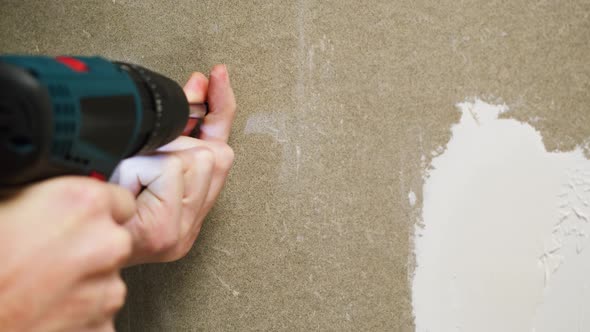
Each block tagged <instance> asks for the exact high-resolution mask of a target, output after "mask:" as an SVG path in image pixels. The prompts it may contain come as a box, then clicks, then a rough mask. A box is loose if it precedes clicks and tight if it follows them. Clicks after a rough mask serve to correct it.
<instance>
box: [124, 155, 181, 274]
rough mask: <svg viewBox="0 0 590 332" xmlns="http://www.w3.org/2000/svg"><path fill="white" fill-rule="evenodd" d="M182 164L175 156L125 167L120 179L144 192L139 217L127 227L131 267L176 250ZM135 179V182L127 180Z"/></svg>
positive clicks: (136, 160)
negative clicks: (174, 248)
mask: <svg viewBox="0 0 590 332" xmlns="http://www.w3.org/2000/svg"><path fill="white" fill-rule="evenodd" d="M183 167H184V166H183V162H182V160H181V159H180V158H179V157H177V156H174V155H172V154H158V155H153V156H143V157H134V158H131V159H129V160H128V162H127V163H126V165H122V167H121V171H120V174H121V176H120V179H121V181H123V182H124V183H126V184H127V185H129V183H131V182H133V181H135V182H137V184H131V186H136V185H139V186H140V187H144V188H145V189H144V190H143V191H141V193H140V194H139V196H138V197H137V214H136V215H135V216H134V217H133V218H132V219H131V221H130V222H129V223H127V224H125V227H126V228H127V229H128V230H129V231H130V232H131V234H132V238H133V255H132V257H131V260H130V261H129V264H138V263H143V262H147V258H149V257H153V256H156V255H159V254H160V253H161V252H163V251H165V250H167V249H168V248H170V247H172V246H174V245H175V244H176V242H177V241H178V238H179V233H180V218H181V212H182V197H183V193H184V185H185V184H184V174H183ZM128 179H132V180H128Z"/></svg>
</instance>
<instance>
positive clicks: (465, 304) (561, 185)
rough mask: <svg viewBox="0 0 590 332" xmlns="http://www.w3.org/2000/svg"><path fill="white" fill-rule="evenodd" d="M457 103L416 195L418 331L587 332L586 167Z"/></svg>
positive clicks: (478, 108) (476, 105) (492, 114)
mask: <svg viewBox="0 0 590 332" xmlns="http://www.w3.org/2000/svg"><path fill="white" fill-rule="evenodd" d="M458 107H459V109H460V111H461V113H462V116H461V120H460V122H459V123H458V124H456V125H455V126H453V128H452V138H451V140H450V141H449V143H448V145H447V148H446V150H445V151H444V152H443V153H442V154H441V155H439V156H438V157H436V158H434V159H433V161H432V168H431V169H430V170H429V171H428V176H427V177H426V180H425V184H424V188H423V211H422V213H423V215H422V217H423V225H421V226H417V228H416V238H415V252H416V263H417V267H416V271H415V275H414V280H413V285H412V287H413V305H414V315H415V318H416V329H417V331H432V332H436V331H453V332H458V331H494V332H496V331H536V332H542V331H590V290H589V289H588V285H589V284H590V248H587V247H588V245H589V242H590V239H589V233H590V228H589V227H590V222H589V218H590V206H589V204H590V162H589V161H588V160H587V159H586V158H585V157H584V155H583V153H582V151H581V149H577V150H574V151H573V152H567V153H560V152H556V153H551V152H547V151H546V150H545V147H544V145H543V142H542V138H541V135H540V134H539V133H538V132H537V131H536V130H535V129H534V128H532V127H531V126H530V125H528V124H524V123H521V122H518V121H516V120H512V119H498V116H499V115H500V114H501V113H503V112H506V111H507V110H508V109H507V107H506V106H505V105H490V104H486V103H484V102H482V101H480V100H475V101H467V102H464V103H461V104H458Z"/></svg>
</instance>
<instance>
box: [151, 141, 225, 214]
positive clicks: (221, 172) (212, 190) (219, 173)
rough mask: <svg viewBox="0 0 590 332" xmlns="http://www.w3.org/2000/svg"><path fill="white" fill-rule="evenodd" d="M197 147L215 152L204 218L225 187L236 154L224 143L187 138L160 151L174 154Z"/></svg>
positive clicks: (204, 207)
mask: <svg viewBox="0 0 590 332" xmlns="http://www.w3.org/2000/svg"><path fill="white" fill-rule="evenodd" d="M195 147H206V148H208V149H209V150H210V151H212V152H213V156H214V166H213V173H212V178H211V184H210V186H209V192H208V193H207V197H206V198H205V202H204V204H203V206H202V207H201V210H200V216H201V217H204V215H206V214H207V212H209V210H210V209H211V208H212V207H213V205H214V204H215V200H216V199H217V197H218V196H219V193H220V192H221V190H222V189H223V186H224V185H225V180H226V178H227V175H228V174H229V171H230V169H231V166H232V164H233V161H234V152H233V150H232V149H231V147H229V146H228V145H227V144H225V143H223V142H209V141H204V140H198V139H194V138H191V137H185V136H182V137H179V138H177V139H176V140H174V141H172V142H171V143H169V144H167V145H165V146H163V147H161V148H160V149H159V151H162V152H172V151H179V150H186V149H191V148H195ZM191 167H195V168H198V167H199V164H194V165H193V166H191Z"/></svg>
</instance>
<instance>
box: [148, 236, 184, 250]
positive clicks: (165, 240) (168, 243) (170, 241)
mask: <svg viewBox="0 0 590 332" xmlns="http://www.w3.org/2000/svg"><path fill="white" fill-rule="evenodd" d="M178 239H179V235H178V234H177V233H175V232H162V233H159V234H152V235H151V236H150V237H149V238H148V240H147V241H146V243H145V247H146V248H145V249H146V251H147V252H148V254H150V255H158V254H162V253H165V252H167V251H170V250H172V249H173V248H175V247H176V245H177V243H178Z"/></svg>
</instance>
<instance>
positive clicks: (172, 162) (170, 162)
mask: <svg viewBox="0 0 590 332" xmlns="http://www.w3.org/2000/svg"><path fill="white" fill-rule="evenodd" d="M165 168H166V169H167V170H169V171H170V172H180V171H182V159H180V157H178V156H175V155H169V156H168V157H167V158H166V166H165Z"/></svg>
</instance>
